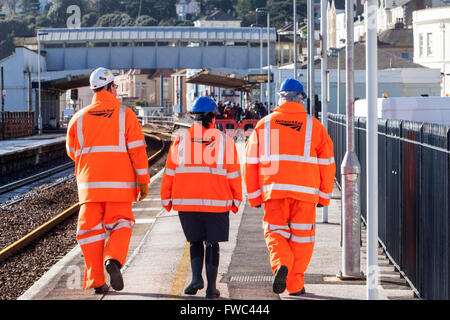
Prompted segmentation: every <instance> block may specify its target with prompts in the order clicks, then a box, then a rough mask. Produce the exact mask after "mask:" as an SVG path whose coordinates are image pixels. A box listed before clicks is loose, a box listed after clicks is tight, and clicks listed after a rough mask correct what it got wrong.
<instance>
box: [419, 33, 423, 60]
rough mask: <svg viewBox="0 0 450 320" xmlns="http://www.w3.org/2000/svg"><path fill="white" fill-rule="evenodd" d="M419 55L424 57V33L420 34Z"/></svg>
mask: <svg viewBox="0 0 450 320" xmlns="http://www.w3.org/2000/svg"><path fill="white" fill-rule="evenodd" d="M419 57H423V34H422V33H421V34H419Z"/></svg>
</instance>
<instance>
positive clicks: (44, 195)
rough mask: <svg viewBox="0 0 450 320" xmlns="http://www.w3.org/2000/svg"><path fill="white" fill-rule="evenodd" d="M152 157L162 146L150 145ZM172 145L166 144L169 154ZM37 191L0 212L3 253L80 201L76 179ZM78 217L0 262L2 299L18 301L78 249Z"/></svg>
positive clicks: (153, 169) (159, 162) (158, 163)
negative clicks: (60, 261)
mask: <svg viewBox="0 0 450 320" xmlns="http://www.w3.org/2000/svg"><path fill="white" fill-rule="evenodd" d="M147 144H148V146H149V149H148V150H147V151H148V154H153V153H154V152H155V151H156V150H157V149H159V147H158V146H154V147H152V144H150V143H149V142H147ZM169 145H170V143H166V148H165V151H166V152H167V150H168V147H169ZM165 159H166V155H164V156H162V157H161V158H160V159H159V160H157V161H156V162H155V163H153V164H152V165H151V168H150V174H151V175H152V174H154V173H155V172H157V171H159V170H160V169H161V168H163V167H164V165H165ZM42 189H43V188H42V187H40V188H36V189H35V190H33V191H31V192H30V193H29V195H30V197H29V198H27V199H25V200H23V201H21V202H19V203H16V204H14V205H12V206H10V207H6V208H4V209H0V230H1V233H0V249H3V248H5V247H6V246H8V245H9V244H11V243H13V242H14V241H16V240H18V239H20V238H21V237H23V236H24V235H26V234H27V233H29V232H30V231H32V230H34V229H36V228H37V227H39V226H40V225H41V224H42V223H44V222H46V221H48V220H49V219H51V218H52V217H54V216H55V215H57V214H58V213H60V212H62V211H63V210H65V209H67V208H68V207H70V206H71V205H72V204H74V203H76V202H77V201H78V196H77V187H76V182H75V179H72V180H71V181H67V182H65V183H63V184H61V185H58V186H56V187H53V188H51V189H47V190H42ZM76 229H77V216H76V215H74V216H73V217H71V218H69V219H67V220H66V221H64V222H63V223H61V224H60V225H58V226H57V227H56V228H55V229H53V230H51V231H50V232H48V233H47V234H45V235H43V236H41V237H40V238H39V239H37V240H36V241H34V242H33V243H31V244H30V245H28V246H27V247H25V248H23V249H21V250H20V251H19V252H17V253H16V254H14V255H13V256H11V257H9V258H8V259H6V260H4V261H2V262H0V299H1V300H15V299H17V298H18V297H19V296H20V295H22V294H23V293H24V292H25V291H26V290H27V289H28V288H29V287H31V286H32V285H33V284H34V283H35V282H36V281H37V280H38V279H39V278H40V277H42V275H43V274H44V273H45V272H46V271H48V270H49V269H50V268H51V267H52V266H53V265H54V264H55V263H56V262H58V261H59V260H60V259H61V258H62V257H63V256H65V255H66V254H67V253H68V252H69V251H70V250H72V249H73V248H74V247H75V246H76V245H77V241H76V238H75V234H76Z"/></svg>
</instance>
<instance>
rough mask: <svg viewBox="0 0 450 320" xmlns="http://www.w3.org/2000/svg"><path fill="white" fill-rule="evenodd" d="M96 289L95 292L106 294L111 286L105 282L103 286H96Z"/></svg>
mask: <svg viewBox="0 0 450 320" xmlns="http://www.w3.org/2000/svg"><path fill="white" fill-rule="evenodd" d="M94 289H95V292H94V293H95V294H105V293H107V292H108V291H109V286H108V285H107V284H106V283H104V284H103V285H102V286H100V287H97V288H94Z"/></svg>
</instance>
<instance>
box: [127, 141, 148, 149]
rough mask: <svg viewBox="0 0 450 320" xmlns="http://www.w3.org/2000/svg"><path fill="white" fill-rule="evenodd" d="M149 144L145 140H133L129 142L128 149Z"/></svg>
mask: <svg viewBox="0 0 450 320" xmlns="http://www.w3.org/2000/svg"><path fill="white" fill-rule="evenodd" d="M146 145H147V144H146V143H145V140H136V141H133V142H128V143H127V148H128V149H133V148H137V147H141V146H144V147H145V146H146Z"/></svg>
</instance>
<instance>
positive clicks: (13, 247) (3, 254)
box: [0, 131, 166, 262]
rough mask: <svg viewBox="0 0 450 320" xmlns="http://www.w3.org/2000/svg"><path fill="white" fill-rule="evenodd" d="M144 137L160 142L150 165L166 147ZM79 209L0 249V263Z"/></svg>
mask: <svg viewBox="0 0 450 320" xmlns="http://www.w3.org/2000/svg"><path fill="white" fill-rule="evenodd" d="M153 132H155V131H153ZM156 133H160V134H162V132H157V131H156ZM144 135H146V136H148V137H152V138H154V139H156V140H158V141H160V142H161V148H160V149H159V150H158V151H157V152H155V153H154V154H152V155H151V156H150V157H148V161H149V163H150V162H153V161H154V160H155V159H156V158H157V157H158V156H160V155H161V153H162V152H163V151H164V149H165V147H166V144H165V141H164V140H162V139H161V138H160V137H158V136H156V135H153V134H150V133H147V132H145V131H144ZM79 207H80V205H79V203H76V204H74V205H72V206H71V207H69V208H68V209H66V210H64V211H63V212H61V213H59V214H58V215H56V216H55V217H53V218H52V219H50V220H48V221H47V222H45V223H44V224H42V225H41V226H39V227H38V228H36V229H34V230H33V231H31V232H29V233H28V234H26V235H25V236H23V237H22V238H20V239H19V240H17V241H15V242H13V243H12V244H10V245H9V246H7V247H6V248H4V249H2V250H1V251H0V262H1V261H3V260H5V259H6V258H8V257H10V256H11V255H13V254H14V253H16V252H17V251H19V250H20V249H22V248H24V247H25V246H27V245H28V244H30V243H31V242H32V241H34V240H36V239H37V238H39V237H40V236H42V235H43V234H44V233H46V232H48V231H49V230H52V229H53V228H55V227H56V226H57V225H59V224H60V223H62V222H63V221H65V220H66V219H67V218H69V217H71V216H72V215H74V214H76V213H77V212H78V211H79Z"/></svg>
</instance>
